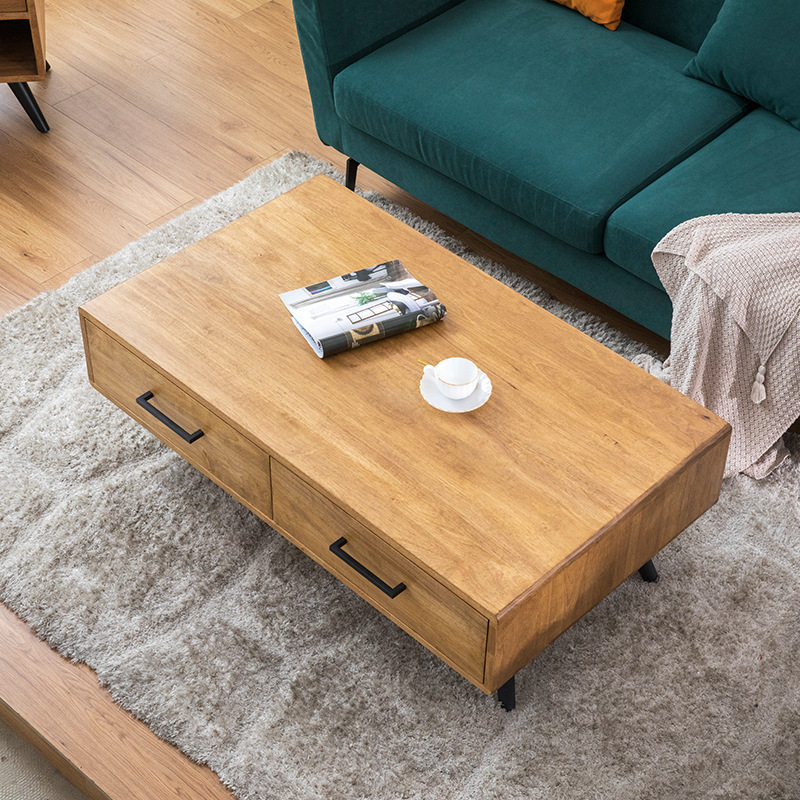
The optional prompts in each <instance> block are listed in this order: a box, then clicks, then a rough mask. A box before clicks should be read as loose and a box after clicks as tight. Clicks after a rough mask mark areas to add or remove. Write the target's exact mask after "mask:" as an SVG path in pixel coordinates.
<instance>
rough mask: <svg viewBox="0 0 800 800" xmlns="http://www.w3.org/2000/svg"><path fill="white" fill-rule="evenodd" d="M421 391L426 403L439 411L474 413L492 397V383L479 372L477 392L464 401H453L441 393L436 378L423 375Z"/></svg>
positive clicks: (420, 383)
mask: <svg viewBox="0 0 800 800" xmlns="http://www.w3.org/2000/svg"><path fill="white" fill-rule="evenodd" d="M419 390H420V392H421V394H422V396H423V397H424V398H425V401H426V402H427V403H428V404H429V405H432V406H433V407H434V408H438V409H439V411H449V412H450V413H453V414H462V413H464V412H465V411H474V410H475V409H476V408H480V407H481V406H482V405H483V404H484V403H485V402H486V401H487V400H488V399H489V398H490V397H491V394H492V382H491V381H490V380H489V378H488V376H487V375H486V373H485V372H481V371H480V370H478V385H477V386H476V387H475V391H473V392H472V394H471V395H469V396H468V397H465V398H464V399H463V400H451V399H450V398H449V397H445V396H444V395H443V394H442V393H441V392H440V391H439V389H438V387H437V386H436V378H434V377H433V376H431V375H425V374H423V375H422V380H421V381H420V382H419Z"/></svg>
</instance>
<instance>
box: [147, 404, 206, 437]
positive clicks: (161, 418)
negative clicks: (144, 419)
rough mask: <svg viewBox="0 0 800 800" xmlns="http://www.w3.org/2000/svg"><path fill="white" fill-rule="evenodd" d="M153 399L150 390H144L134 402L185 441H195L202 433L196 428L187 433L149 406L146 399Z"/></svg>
mask: <svg viewBox="0 0 800 800" xmlns="http://www.w3.org/2000/svg"><path fill="white" fill-rule="evenodd" d="M152 399H153V393H152V392H145V393H144V394H142V395H139V397H137V398H136V402H137V403H138V404H139V405H140V406H141V407H142V408H143V409H144V410H145V411H148V412H149V413H151V414H152V415H153V416H154V417H155V418H156V419H157V420H158V421H159V422H163V423H164V424H165V425H166V426H167V427H168V428H169V429H170V430H171V431H172V432H173V433H177V434H178V436H180V437H181V439H183V440H184V441H185V442H189V444H191V443H192V442H196V441H197V440H198V439H199V438H200V437H201V436H202V435H203V431H202V430H200V428H198V429H197V430H196V431H195V432H194V433H189V431H186V430H184V429H183V428H181V426H180V425H178V423H177V422H173V421H172V420H171V419H170V418H169V417H168V416H167V415H166V414H164V413H163V412H162V411H159V410H158V409H157V408H156V407H155V406H151V405H150V403H148V402H147V401H148V400H152Z"/></svg>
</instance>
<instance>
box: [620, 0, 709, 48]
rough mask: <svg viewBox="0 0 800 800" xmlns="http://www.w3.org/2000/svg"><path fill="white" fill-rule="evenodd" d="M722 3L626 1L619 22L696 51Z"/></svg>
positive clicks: (685, 0)
mask: <svg viewBox="0 0 800 800" xmlns="http://www.w3.org/2000/svg"><path fill="white" fill-rule="evenodd" d="M723 2H724V0H626V3H625V7H624V8H623V9H622V19H623V20H624V21H625V22H629V23H630V24H631V25H635V26H636V27H637V28H641V29H642V30H645V31H647V32H648V33H654V34H655V35H656V36H660V37H661V38H662V39H666V40H667V41H670V42H674V43H675V44H679V45H681V47H687V48H688V49H689V50H694V51H695V52H697V51H698V50H699V49H700V45H701V44H702V43H703V39H705V38H706V34H707V33H708V31H709V29H710V28H711V26H712V25H713V24H714V21H715V20H716V18H717V14H718V13H719V10H720V8H722V3H723Z"/></svg>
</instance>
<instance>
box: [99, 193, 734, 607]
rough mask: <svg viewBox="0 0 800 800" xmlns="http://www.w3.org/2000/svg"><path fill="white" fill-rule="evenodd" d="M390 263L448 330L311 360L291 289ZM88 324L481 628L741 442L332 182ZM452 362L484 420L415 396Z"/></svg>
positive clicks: (117, 295) (251, 220)
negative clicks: (618, 523)
mask: <svg viewBox="0 0 800 800" xmlns="http://www.w3.org/2000/svg"><path fill="white" fill-rule="evenodd" d="M342 230H346V231H347V235H346V236H342V235H341V231H342ZM392 258H399V259H400V260H402V261H403V262H404V263H405V265H406V266H407V267H408V269H409V270H410V271H411V273H412V274H413V275H415V277H417V278H419V279H420V280H421V281H422V282H423V283H425V284H427V285H428V286H431V287H432V288H433V289H434V291H436V292H437V293H438V294H439V297H440V299H441V300H442V302H444V304H445V305H446V306H447V307H448V309H449V313H448V316H447V318H446V319H445V320H444V321H443V322H442V323H439V324H436V325H431V326H428V327H426V328H423V329H420V330H417V331H414V332H413V333H412V334H405V335H403V336H400V337H396V338H394V339H392V340H391V341H388V342H385V343H379V344H377V345H370V346H367V347H364V348H359V349H358V350H355V351H351V352H348V353H344V354H342V355H340V356H338V357H336V358H333V359H326V360H320V359H318V358H317V357H316V355H314V353H313V352H312V351H311V349H310V348H309V347H308V345H307V343H306V342H305V341H304V339H303V338H302V337H301V336H299V335H298V333H297V331H296V330H295V328H294V326H293V325H292V324H291V321H290V318H289V314H288V312H287V311H286V309H285V307H284V306H283V304H282V303H281V301H280V298H279V296H278V295H279V293H280V292H283V291H287V290H289V289H292V288H296V287H297V286H303V285H307V284H311V283H314V282H317V281H319V280H323V279H325V278H329V277H332V276H334V275H338V274H341V273H343V272H348V271H350V270H353V269H359V268H363V267H368V266H371V265H373V264H375V263H379V262H380V261H383V260H389V259H392ZM84 313H85V314H86V315H87V316H88V317H89V318H90V319H91V320H92V321H93V322H95V324H97V325H99V326H101V327H104V328H106V329H108V330H112V331H113V334H114V335H115V336H117V337H118V338H119V339H120V340H121V341H123V342H125V343H126V344H127V345H128V346H130V347H131V348H132V349H133V350H134V351H135V352H137V353H138V354H140V355H141V356H142V357H143V358H144V359H145V360H147V361H148V362H149V363H151V364H152V365H153V366H155V367H157V368H158V369H163V370H164V371H165V372H166V373H167V374H168V375H170V376H171V378H172V379H173V380H175V381H176V383H177V384H178V385H179V386H180V387H181V388H183V389H184V390H186V391H188V392H190V393H193V394H194V395H195V396H196V397H198V398H202V401H203V402H204V403H207V404H208V406H209V408H211V409H212V410H213V411H214V412H215V413H216V414H218V415H219V416H220V417H221V418H222V419H223V420H225V421H226V422H228V423H229V424H231V425H232V426H233V427H235V428H237V429H238V430H239V431H240V432H242V433H243V434H245V435H247V436H249V437H252V438H253V440H254V441H255V442H257V443H258V444H259V445H260V446H262V447H263V448H264V449H265V450H267V451H269V452H270V453H271V454H272V455H274V456H275V457H276V458H277V459H278V460H279V461H281V462H282V463H284V464H287V465H291V467H292V468H293V469H295V470H297V471H298V473H299V474H300V475H302V476H303V477H304V478H305V479H306V480H307V481H308V482H309V483H310V484H311V485H312V486H314V488H316V489H317V490H318V491H320V492H321V493H322V494H324V495H325V496H327V497H329V498H330V499H332V500H333V501H334V502H336V503H337V504H338V505H340V506H342V507H343V508H344V509H345V510H346V511H347V512H348V513H350V514H351V515H352V516H354V517H355V518H356V519H358V520H359V521H360V522H362V523H363V524H365V525H367V526H368V527H370V528H372V529H373V530H375V531H376V532H378V534H379V535H381V536H382V537H384V538H385V540H386V541H388V542H391V544H392V545H393V546H395V547H397V548H398V549H399V550H400V551H401V552H402V553H403V554H405V555H406V556H407V557H409V558H411V560H412V561H414V562H415V563H417V564H420V565H425V567H426V568H428V569H431V570H432V571H433V572H434V573H435V574H436V575H437V576H439V577H440V579H441V580H442V581H443V582H444V583H445V585H446V586H448V587H449V588H450V589H452V590H453V591H455V592H456V593H457V594H458V595H459V596H461V597H462V598H464V599H466V600H468V602H470V603H472V604H474V606H475V608H476V609H478V610H479V611H480V612H481V613H483V614H485V615H487V616H490V615H495V614H499V613H500V612H501V611H502V610H503V609H505V608H506V607H507V606H509V605H510V604H511V603H513V602H514V601H515V600H516V599H517V598H518V597H520V596H521V595H522V594H524V593H525V592H527V591H528V589H529V588H530V586H532V585H534V584H535V583H536V582H537V581H539V580H540V579H541V578H542V577H543V576H545V575H547V574H549V573H551V572H552V570H554V569H555V568H556V567H557V566H558V565H559V564H561V563H562V562H563V561H564V560H565V559H568V558H570V557H571V556H572V555H573V554H574V553H575V552H576V551H577V550H579V549H581V548H582V547H584V546H585V543H586V542H587V541H589V540H590V539H591V538H592V537H593V536H594V535H595V534H596V533H597V532H598V531H600V530H602V529H603V528H605V527H606V526H608V525H609V524H610V523H611V522H612V521H613V520H615V519H617V518H618V517H619V516H620V515H621V514H623V513H625V512H626V511H627V510H629V509H632V508H633V507H634V506H635V505H636V504H637V503H639V502H641V500H642V499H643V498H644V497H646V496H647V495H648V494H649V493H650V492H651V491H652V489H653V487H654V486H657V485H659V484H661V483H662V482H664V481H666V480H669V479H671V477H670V476H672V475H673V473H674V470H675V468H676V467H677V466H678V465H681V464H684V463H687V462H688V461H689V460H691V458H692V457H693V456H694V455H695V453H697V452H698V451H699V450H703V449H705V448H706V447H707V446H708V444H709V442H710V441H715V440H717V439H723V438H725V437H726V436H727V435H728V431H729V429H728V426H727V424H726V423H724V422H723V421H722V420H720V419H718V418H717V417H715V416H714V415H713V414H710V413H709V412H707V411H705V410H704V409H702V408H701V407H700V406H698V405H697V404H695V403H693V402H692V401H691V400H688V399H687V398H685V397H683V396H682V395H680V394H679V393H678V392H676V391H674V390H672V389H670V388H669V387H667V386H665V385H664V384H662V383H661V382H660V381H657V380H655V379H653V378H652V377H651V376H649V375H647V374H646V373H645V372H644V371H643V370H641V369H639V368H637V367H634V366H632V365H631V364H629V363H628V362H627V361H625V359H623V358H621V357H619V356H617V355H616V354H614V353H613V352H611V351H610V350H608V349H607V348H605V347H603V346H602V345H600V344H598V343H597V342H595V341H594V340H592V339H591V338H589V337H588V336H585V335H584V334H582V333H580V332H579V331H577V330H575V329H574V328H572V327H571V326H569V325H567V324H566V323H563V322H561V321H560V320H558V319H557V318H555V317H553V316H552V315H550V314H548V313H547V312H545V311H543V310H542V309H540V308H538V307H537V306H535V305H534V304H533V303H531V302H530V301H528V300H525V299H524V298H523V297H521V296H520V295H518V294H517V293H516V292H514V291H512V290H511V289H508V288H507V287H505V286H503V285H502V284H500V283H498V282H497V281H495V280H493V279H492V278H489V277H488V276H486V275H485V274H484V273H482V272H480V271H479V270H477V269H475V268H473V267H471V266H470V265H468V264H467V263H466V262H464V261H462V260H461V259H460V258H458V257H457V256H455V255H453V254H452V253H450V252H448V251H446V250H445V249H444V248H442V247H440V246H438V245H436V244H434V243H432V242H431V241H430V240H428V239H427V238H426V237H424V236H423V235H421V234H419V233H417V232H415V231H413V230H412V229H410V228H409V227H407V226H406V225H404V224H403V223H401V222H399V221H398V220H396V219H395V218H393V217H391V216H389V215H387V214H385V213H383V212H381V211H380V210H378V209H376V208H375V207H374V206H372V205H371V204H370V203H368V202H367V201H366V200H363V199H361V198H359V197H357V196H355V195H353V194H352V193H350V192H347V190H345V189H344V188H343V187H341V186H340V185H338V184H336V183H334V182H333V181H331V180H330V179H329V178H326V177H318V178H315V179H313V180H311V181H308V182H307V183H306V184H303V185H302V186H300V187H298V188H297V189H294V190H293V191H291V192H289V193H288V194H286V195H284V196H282V197H280V198H278V199H277V200H274V201H272V202H271V203H269V204H267V205H266V206H264V207H262V208H261V209H258V210H256V211H255V212H253V213H251V214H249V215H248V216H247V217H245V218H242V219H240V220H237V221H235V222H233V223H231V224H230V225H228V226H226V227H225V228H223V229H222V230H221V231H218V232H217V233H216V234H212V235H211V236H209V237H207V238H205V239H203V240H202V241H200V242H198V243H197V244H195V245H192V246H191V247H190V248H187V249H186V250H184V251H182V252H180V253H178V254H176V255H174V256H172V257H170V258H169V259H167V260H165V261H163V262H161V263H160V264H158V265H156V266H155V267H153V268H151V269H150V270H147V271H146V272H145V273H142V274H140V275H137V276H135V277H133V278H131V279H130V280H128V281H126V282H125V283H124V284H123V285H122V286H120V287H118V288H117V289H116V290H113V291H112V292H109V293H107V294H105V295H103V296H101V297H99V298H96V299H95V300H93V301H90V302H89V303H88V304H87V305H86V306H85V307H84ZM451 355H462V356H466V357H468V358H471V359H473V360H474V361H475V362H476V363H477V364H478V366H479V367H480V368H481V369H483V370H484V371H485V372H486V373H487V374H488V376H489V378H490V379H491V380H492V383H493V385H494V391H493V395H492V398H491V401H490V402H489V403H487V404H486V405H485V406H484V407H483V408H481V409H479V410H478V411H476V412H475V413H472V414H468V415H457V414H452V415H451V414H442V413H441V412H438V411H436V410H435V409H432V408H430V407H429V406H427V404H425V402H424V401H423V400H422V398H421V396H420V394H419V390H418V384H419V380H420V373H421V365H420V363H419V362H420V361H422V362H423V363H424V362H432V363H436V362H437V361H439V360H441V359H442V358H445V357H447V356H451ZM576 442H580V446H579V447H578V446H576V444H575V443H576ZM376 496H380V497H381V498H382V502H381V503H379V504H376V503H375V502H374V498H375V497H376ZM422 519H424V520H426V526H425V529H420V526H419V520H422ZM429 529H430V530H434V531H438V530H441V531H447V535H446V536H443V537H435V536H431V535H429V533H428V530H429ZM654 552H655V550H654Z"/></svg>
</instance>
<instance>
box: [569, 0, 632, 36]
mask: <svg viewBox="0 0 800 800" xmlns="http://www.w3.org/2000/svg"><path fill="white" fill-rule="evenodd" d="M555 2H556V3H559V4H560V5H562V6H566V7H567V8H574V9H575V10H576V11H578V12H579V13H581V14H583V16H584V17H589V19H590V20H592V22H597V23H598V24H600V25H605V26H606V28H608V29H609V30H610V31H615V30H616V29H617V27H618V26H619V21H620V20H621V19H622V6H623V5H625V0H555Z"/></svg>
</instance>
